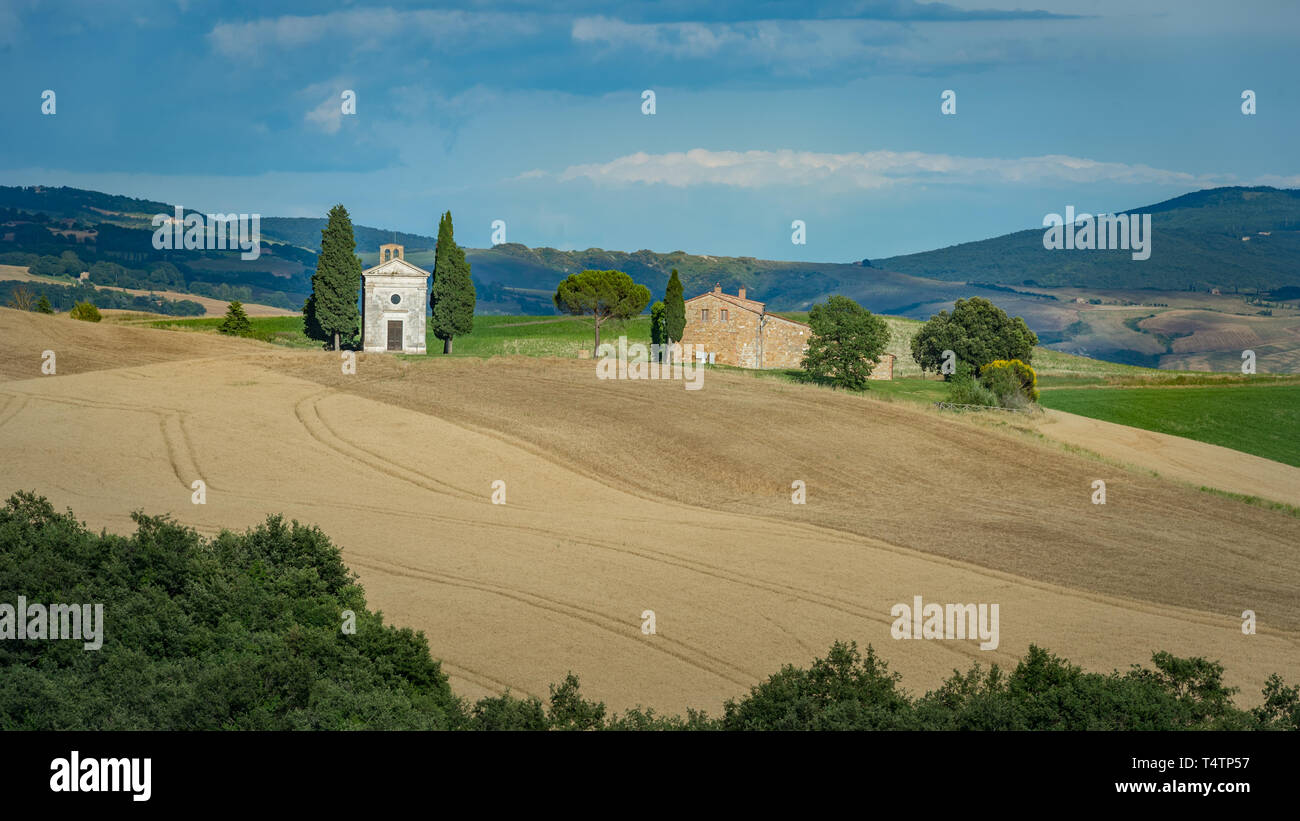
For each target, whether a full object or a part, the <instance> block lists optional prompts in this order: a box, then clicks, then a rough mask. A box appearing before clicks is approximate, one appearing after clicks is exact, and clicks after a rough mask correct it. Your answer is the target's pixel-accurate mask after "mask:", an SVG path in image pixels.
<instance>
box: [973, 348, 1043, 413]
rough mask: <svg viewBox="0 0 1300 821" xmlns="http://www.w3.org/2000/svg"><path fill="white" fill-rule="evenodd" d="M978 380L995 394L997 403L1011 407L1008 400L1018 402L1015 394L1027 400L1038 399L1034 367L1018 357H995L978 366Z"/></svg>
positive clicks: (1034, 400)
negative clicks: (995, 358)
mask: <svg viewBox="0 0 1300 821" xmlns="http://www.w3.org/2000/svg"><path fill="white" fill-rule="evenodd" d="M980 381H981V382H983V383H984V386H985V387H987V388H989V389H990V390H992V391H993V393H995V394H997V397H998V403H999V404H1001V405H1002V406H1003V407H1011V405H1010V404H1008V402H1016V403H1017V404H1021V405H1023V404H1025V403H1023V402H1018V400H1017V399H1016V398H1015V397H1016V396H1017V395H1019V396H1022V397H1024V398H1025V399H1027V400H1028V401H1029V402H1037V401H1038V375H1037V374H1035V373H1034V369H1033V368H1031V367H1029V366H1028V365H1026V364H1025V363H1024V362H1021V361H1020V360H1019V359H1009V360H1008V359H997V360H994V361H993V362H990V363H989V364H987V365H985V366H984V367H983V368H980Z"/></svg>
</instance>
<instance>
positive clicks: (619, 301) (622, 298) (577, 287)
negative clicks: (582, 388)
mask: <svg viewBox="0 0 1300 821" xmlns="http://www.w3.org/2000/svg"><path fill="white" fill-rule="evenodd" d="M552 300H553V301H554V302H555V307H556V308H557V309H558V310H560V311H563V312H565V313H568V314H573V315H574V316H590V317H592V318H593V319H594V320H595V323H596V348H595V352H596V353H597V354H598V353H599V351H600V326H601V325H603V324H604V323H605V322H606V321H608V320H610V319H631V318H632V317H634V316H636V315H637V314H639V313H641V312H642V311H644V310H645V306H646V305H648V304H649V303H650V289H649V288H647V287H645V286H644V285H639V284H637V283H636V282H633V281H632V277H630V276H628V275H627V274H625V273H623V272H622V271H593V270H590V269H588V270H586V271H583V272H582V273H580V274H570V275H569V276H568V278H567V279H565V280H564V281H563V282H561V283H560V287H558V288H556V289H555V296H553V297H552Z"/></svg>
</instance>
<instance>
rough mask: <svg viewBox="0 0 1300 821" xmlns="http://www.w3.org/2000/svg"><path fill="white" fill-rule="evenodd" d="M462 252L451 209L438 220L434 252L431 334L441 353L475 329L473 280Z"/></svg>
mask: <svg viewBox="0 0 1300 821" xmlns="http://www.w3.org/2000/svg"><path fill="white" fill-rule="evenodd" d="M469 269H470V265H469V262H468V261H467V260H466V259H465V251H464V250H463V249H462V248H461V247H460V246H459V245H457V244H456V239H455V237H454V236H453V234H452V225H451V212H450V211H448V212H447V213H445V214H443V215H442V219H441V220H440V221H439V222H438V246H437V248H436V249H435V250H434V255H433V287H431V288H430V289H429V307H430V308H431V309H432V310H433V318H432V324H433V335H434V336H436V337H438V338H439V339H441V340H442V352H443V353H445V354H447V353H451V347H452V339H453V338H454V337H457V336H463V335H464V334H467V333H470V332H471V331H473V330H474V302H475V294H474V281H473V280H472V279H471V278H470V272H469Z"/></svg>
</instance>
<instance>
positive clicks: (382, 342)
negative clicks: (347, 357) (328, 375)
mask: <svg viewBox="0 0 1300 821" xmlns="http://www.w3.org/2000/svg"><path fill="white" fill-rule="evenodd" d="M428 284H429V281H428V279H426V278H425V277H421V276H415V275H396V274H371V275H369V276H367V277H365V282H364V284H363V285H362V289H361V290H362V295H361V312H362V323H361V327H362V339H363V343H362V348H363V349H364V350H365V351H366V352H368V353H383V352H384V351H387V350H388V322H389V320H401V321H402V323H403V325H402V352H403V353H412V354H422V353H425V352H426V351H425V341H424V340H425V323H426V316H425V309H426V307H427V303H428V298H429V289H428ZM393 294H397V295H398V296H399V297H400V301H399V302H398V303H397V304H395V305H394V304H393V301H392V297H393Z"/></svg>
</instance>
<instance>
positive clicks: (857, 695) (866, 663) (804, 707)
mask: <svg viewBox="0 0 1300 821" xmlns="http://www.w3.org/2000/svg"><path fill="white" fill-rule="evenodd" d="M900 678H901V676H900V675H899V674H898V673H891V672H889V665H888V664H886V663H885V662H884V661H883V660H881V659H880V658H879V657H878V656H877V655H876V652H875V650H874V649H872V648H871V647H870V646H868V647H867V655H866V657H865V658H864V657H863V656H862V654H861V653H859V652H858V645H857V643H856V642H853V643H850V644H844V643H843V642H838V641H837V642H835V644H833V645H832V646H831V649H830V652H829V653H827V654H826V658H824V659H820V658H819V659H814V660H813V663H812V666H811V667H809V668H808V669H807V670H803V669H800V668H797V667H794V666H792V665H786V666H785V667H782V668H781V671H780V672H779V673H777V674H775V675H773V676H772V677H771V678H769V679H768V680H767V681H765V682H763V683H762V684H760V685H758V686H756V687H754V688H752V689H751V690H750V691H749V695H748V696H746V697H745V698H743V699H741V700H740V701H728V702H727V703H726V705H725V708H724V709H725V712H724V715H723V717H722V722H721V726H722V729H724V730H901V729H906V728H907V727H908V717H909V713H910V711H911V705H910V704H909V702H908V700H907V697H906V696H905V695H904V694H903V693H902V691H900V690H899V689H898V682H899V680H900Z"/></svg>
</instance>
